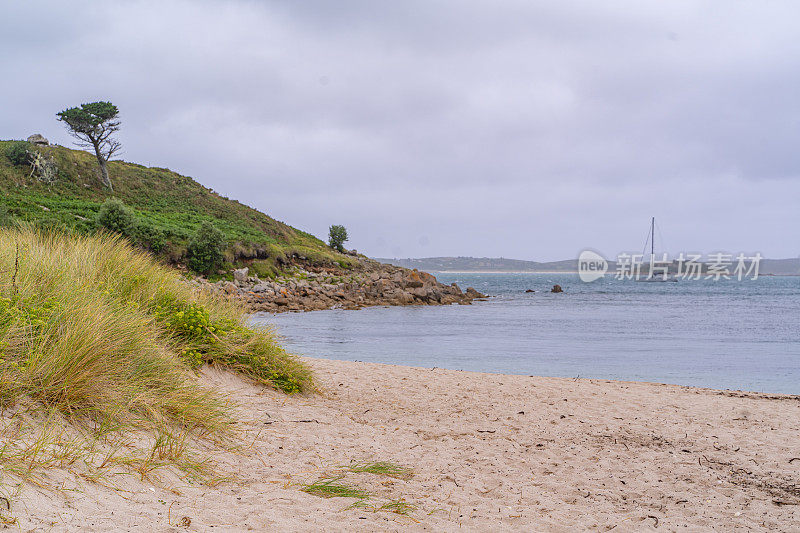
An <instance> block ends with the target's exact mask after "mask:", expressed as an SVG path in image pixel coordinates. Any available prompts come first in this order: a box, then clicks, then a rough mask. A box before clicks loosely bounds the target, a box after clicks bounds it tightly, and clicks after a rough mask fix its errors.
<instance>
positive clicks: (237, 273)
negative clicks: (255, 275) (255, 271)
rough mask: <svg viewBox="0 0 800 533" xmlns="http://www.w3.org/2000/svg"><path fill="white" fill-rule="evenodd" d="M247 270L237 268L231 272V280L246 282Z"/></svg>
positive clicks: (245, 268)
mask: <svg viewBox="0 0 800 533" xmlns="http://www.w3.org/2000/svg"><path fill="white" fill-rule="evenodd" d="M248 271H249V269H248V268H247V267H244V268H238V269H236V270H234V271H233V279H234V280H236V281H247V272H248Z"/></svg>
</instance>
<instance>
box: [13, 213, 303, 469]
mask: <svg viewBox="0 0 800 533" xmlns="http://www.w3.org/2000/svg"><path fill="white" fill-rule="evenodd" d="M203 363H209V364H216V365H222V366H226V367H228V368H230V369H232V370H234V371H237V372H240V373H243V374H245V375H247V376H248V377H250V378H252V379H255V380H257V381H259V382H261V383H263V384H265V385H272V386H275V387H278V388H281V389H283V390H285V391H287V392H303V391H307V390H310V389H311V388H312V387H313V385H312V380H311V375H310V372H309V370H308V369H307V368H306V367H305V366H304V365H303V364H302V363H301V362H299V361H298V360H296V359H295V358H293V357H292V356H290V355H289V354H287V353H286V352H285V351H284V350H283V349H282V348H281V347H280V346H279V345H278V344H277V343H276V341H275V338H274V336H273V335H272V333H271V332H269V331H267V330H254V329H251V328H249V327H247V326H246V324H245V317H244V314H243V313H242V312H241V311H240V310H238V309H237V308H236V306H235V305H234V304H233V303H230V302H227V301H224V300H220V299H215V298H214V297H213V296H211V295H204V294H198V293H197V291H196V290H195V289H193V288H192V287H191V286H190V285H189V284H188V283H186V282H185V281H183V280H182V279H181V277H180V275H179V273H178V272H177V271H174V270H171V269H169V268H167V267H164V266H162V265H160V264H158V263H156V262H155V261H153V260H152V258H151V257H150V256H148V255H147V254H146V253H144V252H140V251H138V250H136V249H134V248H132V247H131V246H130V245H129V244H128V243H127V242H126V241H124V240H123V239H120V238H117V237H113V236H109V235H99V236H79V235H72V234H67V233H64V232H57V231H40V230H36V229H33V228H30V227H22V228H14V229H8V228H6V229H0V408H2V409H8V408H10V407H13V406H15V405H17V406H18V405H20V404H21V403H22V404H26V405H28V404H31V405H38V406H40V407H43V408H45V409H47V410H54V411H56V412H58V413H59V416H61V417H64V419H65V420H68V421H70V422H73V423H77V424H78V425H81V426H82V427H92V428H94V430H95V431H96V433H97V434H98V435H100V434H104V433H108V432H113V431H116V430H120V429H125V430H129V429H133V428H136V429H141V430H151V431H154V432H158V434H159V435H165V434H167V435H169V434H171V433H169V432H170V431H172V430H169V429H165V428H175V435H180V432H183V431H195V432H199V433H201V434H206V435H223V434H226V433H227V432H228V430H229V428H230V427H231V425H232V422H233V420H232V418H231V414H230V409H229V406H228V404H227V401H226V399H225V398H223V397H221V396H220V395H219V394H217V393H216V392H214V391H213V390H210V389H208V388H205V387H203V386H201V385H200V384H199V383H198V382H197V379H196V376H195V372H194V370H193V369H195V368H197V367H198V366H199V365H201V364H203ZM158 438H161V440H160V441H158V442H157V446H156V447H154V450H155V451H154V452H153V459H154V461H155V460H158V461H170V460H174V459H175V458H176V457H177V456H178V455H181V453H180V452H181V451H182V450H183V448H184V445H183V441H182V440H181V439H182V437H180V436H178V437H175V438H173V439H171V440H170V441H169V442H167V441H165V440H164V438H163V437H157V439H158ZM13 453H17V452H14V451H13V450H12V449H11V448H8V447H6V448H3V451H0V457H3V456H4V455H5V458H6V459H7V458H8V457H9V456H10V454H13ZM30 462H31V464H34V463H35V462H36V461H35V459H32V460H31V461H30Z"/></svg>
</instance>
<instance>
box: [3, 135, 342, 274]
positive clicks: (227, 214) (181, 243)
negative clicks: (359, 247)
mask: <svg viewBox="0 0 800 533" xmlns="http://www.w3.org/2000/svg"><path fill="white" fill-rule="evenodd" d="M12 142H13V141H0V225H2V224H3V223H4V222H5V223H6V224H8V222H9V221H12V220H22V221H29V222H31V223H33V224H34V225H37V226H53V225H58V226H62V227H66V228H74V229H76V230H78V231H79V232H81V233H91V232H93V231H95V230H96V229H97V226H96V223H95V217H96V215H97V212H98V210H99V209H100V206H101V205H102V204H103V202H104V201H105V200H107V199H108V198H111V197H116V198H118V199H120V200H122V201H123V202H124V203H125V204H126V205H127V206H129V207H130V208H131V209H132V210H133V211H134V212H135V214H136V217H137V220H138V221H139V223H141V224H143V225H144V226H146V227H148V228H151V229H154V230H156V231H157V232H159V234H160V235H162V236H163V238H164V239H165V241H166V245H165V246H164V247H163V249H162V250H160V251H159V252H158V255H159V256H161V257H162V258H163V259H165V260H167V261H169V262H175V263H181V262H183V260H184V259H185V252H186V247H187V245H188V242H189V239H190V238H191V236H192V235H193V233H194V232H195V231H196V230H197V228H198V227H199V226H200V224H202V223H203V222H204V221H209V222H211V223H212V224H214V226H216V227H217V228H218V229H219V230H221V231H222V232H223V233H224V235H225V238H226V240H227V242H228V250H227V253H226V256H227V259H228V260H229V261H230V262H231V263H238V262H242V261H245V262H247V263H249V264H250V266H251V267H253V269H254V270H256V272H258V273H259V275H274V274H275V273H279V272H280V271H281V270H282V269H283V268H284V266H285V265H287V264H289V263H291V262H293V261H299V262H306V263H311V264H326V265H332V266H335V265H338V266H341V267H345V268H348V267H350V266H351V265H352V264H353V259H352V258H351V257H349V256H346V255H343V254H339V253H337V252H334V251H333V250H331V249H330V248H329V247H328V246H327V245H326V244H325V243H323V242H322V241H321V240H319V239H317V238H316V237H314V236H313V235H310V234H308V233H306V232H304V231H301V230H298V229H296V228H293V227H291V226H289V225H287V224H284V223H283V222H280V221H277V220H275V219H273V218H271V217H269V216H267V215H265V214H264V213H261V212H260V211H257V210H255V209H253V208H251V207H248V206H246V205H244V204H241V203H240V202H238V201H236V200H231V199H229V198H225V197H224V196H221V195H219V194H218V193H216V192H214V191H213V190H211V189H208V188H207V187H204V186H203V185H201V184H200V183H198V182H196V181H195V180H193V179H192V178H189V177H186V176H181V175H180V174H178V173H176V172H173V171H171V170H168V169H165V168H148V167H144V166H141V165H137V164H134V163H126V162H123V161H112V162H110V163H109V173H110V175H111V179H112V181H113V184H114V192H113V193H112V192H111V191H109V190H108V189H107V188H105V187H103V186H102V184H101V183H100V180H99V179H98V177H97V162H96V160H95V158H94V156H93V155H92V154H89V153H86V152H83V151H79V150H71V149H69V148H65V147H62V146H45V147H36V150H38V151H40V152H42V153H43V154H45V155H46V156H48V157H50V158H51V159H52V160H53V161H54V162H55V164H56V166H57V169H58V170H57V172H56V176H57V177H56V179H55V181H54V182H52V183H44V182H42V181H41V180H39V179H38V178H37V177H35V176H31V175H30V174H31V169H30V167H29V166H28V165H20V166H16V165H14V164H12V162H11V161H10V160H9V158H8V157H6V156H5V153H6V150H7V149H8V148H9V147H10V146H11V144H12ZM259 271H260V272H259Z"/></svg>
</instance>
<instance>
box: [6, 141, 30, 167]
mask: <svg viewBox="0 0 800 533" xmlns="http://www.w3.org/2000/svg"><path fill="white" fill-rule="evenodd" d="M29 146H30V145H29V144H28V143H26V142H25V141H17V142H15V143H13V144H12V145H11V146H9V147H8V148H6V157H7V158H8V160H9V161H11V164H13V165H16V166H18V167H21V166H23V165H27V164H28V162H29V161H30V156H29V155H28V148H29Z"/></svg>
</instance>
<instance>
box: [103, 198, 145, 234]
mask: <svg viewBox="0 0 800 533" xmlns="http://www.w3.org/2000/svg"><path fill="white" fill-rule="evenodd" d="M97 225H98V226H100V227H101V228H105V229H107V230H109V231H113V232H116V233H120V234H122V235H125V236H130V235H131V234H132V232H133V230H134V229H135V228H136V218H135V217H134V215H133V213H132V212H131V210H130V209H128V207H127V206H126V205H125V204H124V203H122V200H117V199H116V198H109V199H108V200H106V201H105V202H103V205H102V206H100V211H98V212H97Z"/></svg>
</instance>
